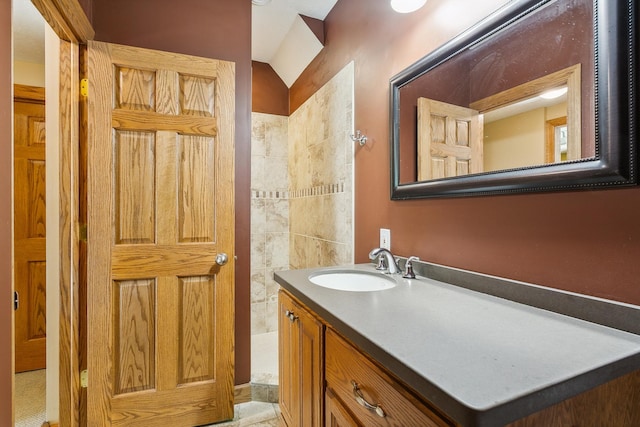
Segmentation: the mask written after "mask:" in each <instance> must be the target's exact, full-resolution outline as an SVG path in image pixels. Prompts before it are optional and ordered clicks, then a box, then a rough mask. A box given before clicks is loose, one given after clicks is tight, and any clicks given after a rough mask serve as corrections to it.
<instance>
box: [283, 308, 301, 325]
mask: <svg viewBox="0 0 640 427" xmlns="http://www.w3.org/2000/svg"><path fill="white" fill-rule="evenodd" d="M284 315H285V316H287V317H288V318H289V320H291V321H292V322H295V321H296V320H298V316H296V315H295V314H293V311H291V310H287V311H285V312H284Z"/></svg>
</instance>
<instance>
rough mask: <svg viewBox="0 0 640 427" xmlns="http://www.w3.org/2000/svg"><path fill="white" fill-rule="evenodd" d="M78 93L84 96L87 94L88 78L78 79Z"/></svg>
mask: <svg viewBox="0 0 640 427" xmlns="http://www.w3.org/2000/svg"><path fill="white" fill-rule="evenodd" d="M80 95H82V96H83V97H85V98H87V97H88V96H89V79H82V80H80Z"/></svg>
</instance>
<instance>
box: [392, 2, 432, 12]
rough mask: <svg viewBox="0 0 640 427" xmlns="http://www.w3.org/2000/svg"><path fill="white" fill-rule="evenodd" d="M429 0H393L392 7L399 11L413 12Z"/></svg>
mask: <svg viewBox="0 0 640 427" xmlns="http://www.w3.org/2000/svg"><path fill="white" fill-rule="evenodd" d="M426 2H427V0H391V7H392V8H393V10H395V11H396V12H398V13H411V12H415V11H416V10H418V9H420V8H421V7H422V6H424V4H425V3H426Z"/></svg>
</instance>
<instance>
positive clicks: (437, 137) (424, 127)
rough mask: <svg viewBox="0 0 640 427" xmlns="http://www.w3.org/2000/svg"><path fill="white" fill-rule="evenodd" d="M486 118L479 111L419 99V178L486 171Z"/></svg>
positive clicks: (434, 177) (444, 176) (419, 179)
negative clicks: (484, 162) (484, 119)
mask: <svg viewBox="0 0 640 427" xmlns="http://www.w3.org/2000/svg"><path fill="white" fill-rule="evenodd" d="M482 128H483V119H482V116H480V115H479V114H478V111H476V110H473V109H471V108H465V107H460V106H458V105H452V104H447V103H445V102H440V101H435V100H432V99H427V98H419V99H418V181H425V180H429V179H438V178H449V177H454V176H461V175H468V174H472V173H479V172H482V156H483V150H482V134H483V131H482Z"/></svg>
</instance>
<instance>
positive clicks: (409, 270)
mask: <svg viewBox="0 0 640 427" xmlns="http://www.w3.org/2000/svg"><path fill="white" fill-rule="evenodd" d="M413 261H420V258H418V257H417V256H410V257H409V258H408V259H407V262H406V263H405V265H404V274H403V275H402V277H403V278H404V279H415V278H416V274H415V273H414V272H413Z"/></svg>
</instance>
